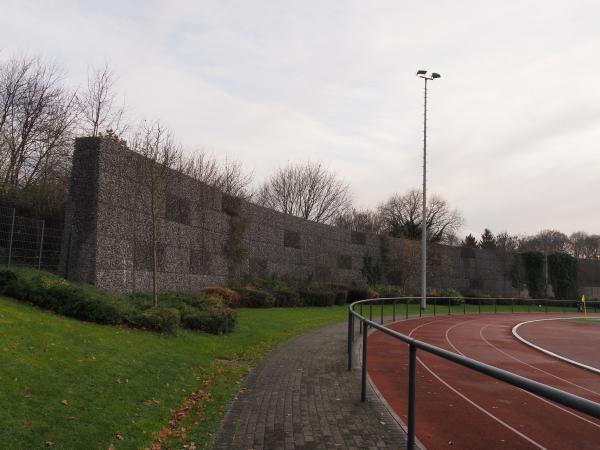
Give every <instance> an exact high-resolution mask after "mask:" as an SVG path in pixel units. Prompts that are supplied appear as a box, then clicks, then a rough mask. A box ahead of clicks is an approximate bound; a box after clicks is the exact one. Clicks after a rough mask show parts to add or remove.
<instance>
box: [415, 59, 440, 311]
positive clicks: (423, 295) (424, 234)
mask: <svg viewBox="0 0 600 450" xmlns="http://www.w3.org/2000/svg"><path fill="white" fill-rule="evenodd" d="M417 76H418V77H420V78H423V79H424V80H425V97H424V99H425V102H424V107H423V109H424V114H423V215H422V216H421V309H422V310H424V309H426V308H427V220H426V219H427V82H428V81H429V80H435V79H436V78H440V76H441V75H440V74H439V73H436V72H431V73H429V72H428V71H426V70H418V71H417Z"/></svg>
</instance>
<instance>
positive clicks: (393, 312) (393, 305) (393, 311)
mask: <svg viewBox="0 0 600 450" xmlns="http://www.w3.org/2000/svg"><path fill="white" fill-rule="evenodd" d="M395 321H396V299H394V303H393V304H392V322H395Z"/></svg>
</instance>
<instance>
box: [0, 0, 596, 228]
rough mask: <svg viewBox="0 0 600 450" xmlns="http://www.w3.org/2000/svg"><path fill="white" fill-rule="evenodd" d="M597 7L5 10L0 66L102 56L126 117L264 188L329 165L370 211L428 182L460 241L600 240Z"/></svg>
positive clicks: (70, 66) (76, 75)
mask: <svg viewBox="0 0 600 450" xmlns="http://www.w3.org/2000/svg"><path fill="white" fill-rule="evenodd" d="M599 18H600V2H597V1H573V0H571V1H552V0H544V1H542V0H540V1H523V0H519V1H508V0H505V1H481V0H479V1H455V2H450V1H428V2H416V1H400V0H394V1H348V0H345V1H322V0H321V1H312V0H302V1H275V0H273V1H252V0H239V1H231V0H220V1H203V0H194V1H169V2H167V1H141V0H140V1H134V0H128V1H113V0H103V1H85V0H79V1H75V0H73V1H71V2H68V1H53V0H45V1H26V0H18V1H12V0H0V58H7V57H9V56H11V55H14V54H16V53H17V54H27V55H42V56H43V57H44V58H46V60H50V61H54V62H56V63H58V64H60V65H61V66H62V67H64V69H65V70H66V72H67V73H68V80H67V81H68V82H69V83H70V84H73V85H74V86H77V85H80V86H81V85H83V83H84V82H85V79H86V74H87V70H88V68H89V67H91V66H99V65H102V64H104V63H105V62H108V63H109V64H110V65H111V66H112V68H113V70H114V71H115V73H117V74H118V76H119V82H118V89H119V92H121V93H123V95H124V96H125V102H126V104H127V105H128V107H129V111H130V116H131V117H132V118H136V119H139V118H150V119H154V118H158V119H160V120H161V121H163V122H164V123H165V124H166V125H167V126H168V127H169V128H170V129H171V130H172V131H173V132H174V133H175V135H176V136H177V137H178V139H179V140H180V141H181V142H182V143H183V144H184V145H185V146H186V147H188V148H190V149H194V148H201V149H205V150H208V151H211V152H213V153H214V154H216V155H224V154H228V155H230V156H231V157H234V158H236V159H239V160H241V161H242V162H243V163H244V165H245V166H246V167H247V168H248V169H252V170H253V171H254V173H255V176H256V177H257V179H259V180H260V179H263V178H265V177H266V176H268V175H269V174H270V173H271V172H272V171H273V170H274V169H275V168H276V167H278V166H280V165H283V164H285V163H287V162H288V161H298V160H307V159H310V160H321V161H324V162H325V163H326V164H327V165H328V166H329V167H330V168H331V169H333V170H335V171H336V172H337V173H339V175H340V176H341V177H342V178H343V179H345V180H347V181H348V182H349V183H350V185H351V187H352V191H353V194H354V200H355V203H356V205H357V206H359V207H371V206H374V205H376V204H377V203H379V202H380V201H383V200H385V199H387V198H388V197H389V195H390V194H392V193H394V192H404V191H407V190H408V189H411V188H418V187H420V185H421V177H422V172H421V170H422V169H421V167H422V166H421V164H422V161H421V158H422V121H423V82H422V80H421V79H419V78H417V77H416V76H415V72H416V70H417V69H429V70H433V71H437V72H439V73H441V75H442V78H441V79H439V80H436V81H434V82H432V83H430V89H429V108H428V109H429V115H428V128H429V139H428V191H429V192H435V193H438V194H440V195H441V196H443V197H444V198H446V199H447V200H448V201H449V203H450V204H451V205H452V206H454V207H456V208H458V209H459V210H460V211H461V212H462V213H463V215H464V217H465V220H466V224H465V227H464V229H463V232H462V234H466V233H468V232H473V233H476V234H477V235H479V234H481V232H482V231H483V228H484V227H489V228H491V229H492V231H494V232H498V231H502V230H508V231H510V232H513V233H534V232H537V231H539V230H540V229H543V228H556V229H560V230H562V231H563V232H566V233H571V232H573V231H576V230H586V231H588V232H593V233H600V200H599V194H600V82H599V80H600V26H599V25H598V23H599V22H598V21H599Z"/></svg>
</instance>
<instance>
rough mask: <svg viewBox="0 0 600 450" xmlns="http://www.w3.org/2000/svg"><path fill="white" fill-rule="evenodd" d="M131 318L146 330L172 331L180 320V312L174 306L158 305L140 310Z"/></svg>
mask: <svg viewBox="0 0 600 450" xmlns="http://www.w3.org/2000/svg"><path fill="white" fill-rule="evenodd" d="M133 320H134V321H135V324H136V325H137V326H139V327H141V328H145V329H146V330H151V331H158V332H161V333H174V332H175V330H176V329H177V327H178V326H179V323H180V321H181V313H180V312H179V310H178V309H175V308H167V307H162V306H158V307H156V308H148V309H147V310H145V311H142V312H141V313H140V314H138V315H137V316H136V317H135V318H134V319H133Z"/></svg>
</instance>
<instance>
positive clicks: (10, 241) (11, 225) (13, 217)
mask: <svg viewBox="0 0 600 450" xmlns="http://www.w3.org/2000/svg"><path fill="white" fill-rule="evenodd" d="M15 212H16V211H15V208H13V212H12V221H11V224H10V238H9V241H8V260H7V261H6V266H7V267H10V260H11V258H12V246H13V236H14V234H15Z"/></svg>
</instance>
